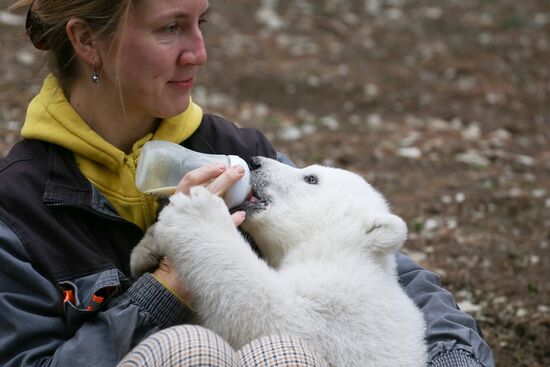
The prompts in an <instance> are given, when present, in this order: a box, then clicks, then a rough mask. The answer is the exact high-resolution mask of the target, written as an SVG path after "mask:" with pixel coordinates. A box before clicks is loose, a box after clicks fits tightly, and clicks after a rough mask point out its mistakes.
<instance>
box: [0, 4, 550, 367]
mask: <svg viewBox="0 0 550 367" xmlns="http://www.w3.org/2000/svg"><path fill="white" fill-rule="evenodd" d="M9 4H10V2H9V1H6V0H0V65H1V68H0V156H4V155H5V154H7V152H8V151H9V149H10V147H11V146H12V145H13V144H14V143H15V142H16V141H17V140H18V139H19V130H20V128H21V126H22V122H23V121H24V116H25V110H26V105H27V104H28V102H29V101H30V99H31V98H32V96H33V95H35V94H36V93H37V92H38V90H39V88H40V86H41V82H42V78H43V76H44V75H45V74H44V73H45V70H44V67H43V61H42V56H43V55H42V54H41V52H39V51H35V50H34V49H33V48H32V46H31V45H30V43H29V42H28V41H27V39H26V37H25V34H24V31H23V28H24V17H23V16H22V13H21V12H18V13H15V14H13V13H9V12H7V7H8V5H9ZM210 4H211V7H212V13H211V15H210V18H209V22H208V24H206V28H205V31H206V36H207V47H208V50H209V62H208V65H207V66H206V67H205V68H204V69H203V71H202V73H201V76H200V80H199V83H198V85H197V86H196V88H195V90H194V98H195V101H197V102H198V103H199V104H200V105H201V106H202V107H203V108H204V110H205V111H207V112H210V113H216V114H220V115H223V116H225V117H227V118H229V119H231V120H232V121H235V122H236V123H238V124H239V125H241V126H247V127H256V128H259V129H261V130H262V131H263V132H265V133H266V134H267V136H268V137H269V138H270V139H271V140H272V142H273V143H274V144H275V145H276V147H277V148H278V149H279V150H281V151H283V152H284V153H286V154H287V155H288V156H289V157H291V158H292V159H293V160H294V161H295V162H296V163H297V164H298V165H299V166H304V165H309V164H312V163H321V164H325V165H330V166H337V167H341V168H346V169H350V170H353V171H356V172H358V173H361V174H363V175H365V177H366V178H367V179H369V180H370V181H371V183H372V184H373V185H374V186H376V187H377V188H378V189H379V190H381V191H382V192H383V193H384V194H385V195H386V196H387V198H388V199H389V201H390V203H391V205H392V207H393V210H394V211H395V212H396V213H397V214H399V215H400V216H402V217H403V218H404V219H405V220H406V221H407V222H408V224H409V231H410V237H409V241H408V242H407V244H406V248H405V251H406V252H408V253H409V254H410V255H411V256H412V257H413V258H414V259H415V260H416V261H417V262H419V263H420V264H422V265H423V266H425V267H427V268H429V269H431V270H433V271H436V272H438V273H439V274H440V275H441V277H442V281H443V283H444V285H445V286H446V287H448V288H449V289H450V290H452V291H453V293H454V294H455V296H456V299H457V301H458V302H459V305H460V307H461V308H462V309H463V310H464V311H466V312H469V313H471V314H472V315H474V316H475V317H476V319H477V320H478V322H479V324H480V325H481V327H482V329H483V332H484V334H485V337H486V339H487V340H488V342H489V343H490V345H491V347H492V348H493V350H494V353H495V359H496V361H497V365H498V366H514V367H517V366H533V367H539V366H550V285H549V283H550V256H549V251H550V249H549V244H550V145H549V143H550V1H548V0H522V1H517V0H460V1H459V0H415V1H413V0H294V1H290V0H278V1H277V0H240V1H227V0H210Z"/></svg>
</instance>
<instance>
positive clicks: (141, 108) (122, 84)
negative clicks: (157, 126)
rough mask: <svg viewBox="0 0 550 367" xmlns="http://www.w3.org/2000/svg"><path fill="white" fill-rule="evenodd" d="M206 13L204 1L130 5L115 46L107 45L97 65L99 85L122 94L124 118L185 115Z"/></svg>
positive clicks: (202, 54) (202, 55) (146, 0)
mask: <svg viewBox="0 0 550 367" xmlns="http://www.w3.org/2000/svg"><path fill="white" fill-rule="evenodd" d="M207 10H208V0H139V1H135V5H134V7H133V9H132V10H131V12H130V14H129V17H128V22H127V25H126V27H125V28H124V31H123V32H122V34H121V35H120V38H118V40H117V41H118V42H115V43H114V45H112V44H110V41H109V40H106V42H105V45H104V48H103V52H104V53H103V55H102V56H103V58H102V65H101V84H102V86H105V87H107V88H113V90H116V91H118V89H119V88H120V89H121V90H120V92H121V93H120V95H122V99H123V103H124V109H125V111H126V112H127V113H129V114H136V115H138V116H139V115H142V116H143V117H144V118H167V117H172V116H175V115H177V114H179V113H181V112H183V111H185V109H186V108H187V106H188V104H189V97H190V94H191V88H192V86H193V84H194V82H195V80H196V76H197V73H198V71H199V69H200V67H201V66H202V65H203V64H204V63H205V62H206V50H205V47H204V40H203V36H202V32H201V29H200V26H201V24H202V23H203V22H204V21H205V16H206V12H207ZM117 52H118V55H117ZM117 77H118V80H117ZM117 94H118V93H117Z"/></svg>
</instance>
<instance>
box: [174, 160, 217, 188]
mask: <svg viewBox="0 0 550 367" xmlns="http://www.w3.org/2000/svg"><path fill="white" fill-rule="evenodd" d="M225 171H226V167H225V165H223V164H216V165H209V166H204V167H200V168H197V169H194V170H192V171H189V172H187V173H186V174H185V175H184V176H183V178H182V179H181V181H180V182H179V183H178V187H177V188H176V191H180V192H183V193H184V194H189V190H191V188H192V187H193V186H199V185H204V184H207V183H208V182H209V181H212V180H213V179H215V178H216V177H218V176H219V175H221V174H222V173H224V172H225Z"/></svg>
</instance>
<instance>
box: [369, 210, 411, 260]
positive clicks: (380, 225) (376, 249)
mask: <svg viewBox="0 0 550 367" xmlns="http://www.w3.org/2000/svg"><path fill="white" fill-rule="evenodd" d="M368 217H369V218H368V219H367V220H366V221H365V227H364V228H365V232H364V233H365V237H366V243H365V245H366V247H367V250H368V251H369V252H370V253H375V254H378V255H386V254H389V253H392V252H395V251H397V250H399V249H400V248H401V246H402V245H403V243H405V240H406V239H407V225H406V224H405V222H404V221H403V219H401V218H400V217H398V216H397V215H394V214H390V213H369V216H368Z"/></svg>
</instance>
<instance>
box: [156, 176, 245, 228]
mask: <svg viewBox="0 0 550 367" xmlns="http://www.w3.org/2000/svg"><path fill="white" fill-rule="evenodd" d="M169 218H170V219H169ZM159 221H160V222H166V221H176V222H177V223H179V226H181V227H182V228H187V229H189V228H193V227H201V226H207V227H209V228H211V229H213V228H215V227H216V226H224V225H230V226H232V227H234V225H233V221H232V219H231V215H230V214H229V209H228V208H227V206H226V205H225V203H224V202H223V200H222V199H221V198H220V197H219V196H217V195H214V194H212V193H211V192H210V191H208V190H207V189H206V188H204V187H202V186H195V187H192V188H191V192H190V193H189V195H185V194H183V193H176V194H174V195H172V196H171V197H170V204H169V205H168V206H166V207H165V208H164V209H163V211H162V212H161V213H160V215H159Z"/></svg>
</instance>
